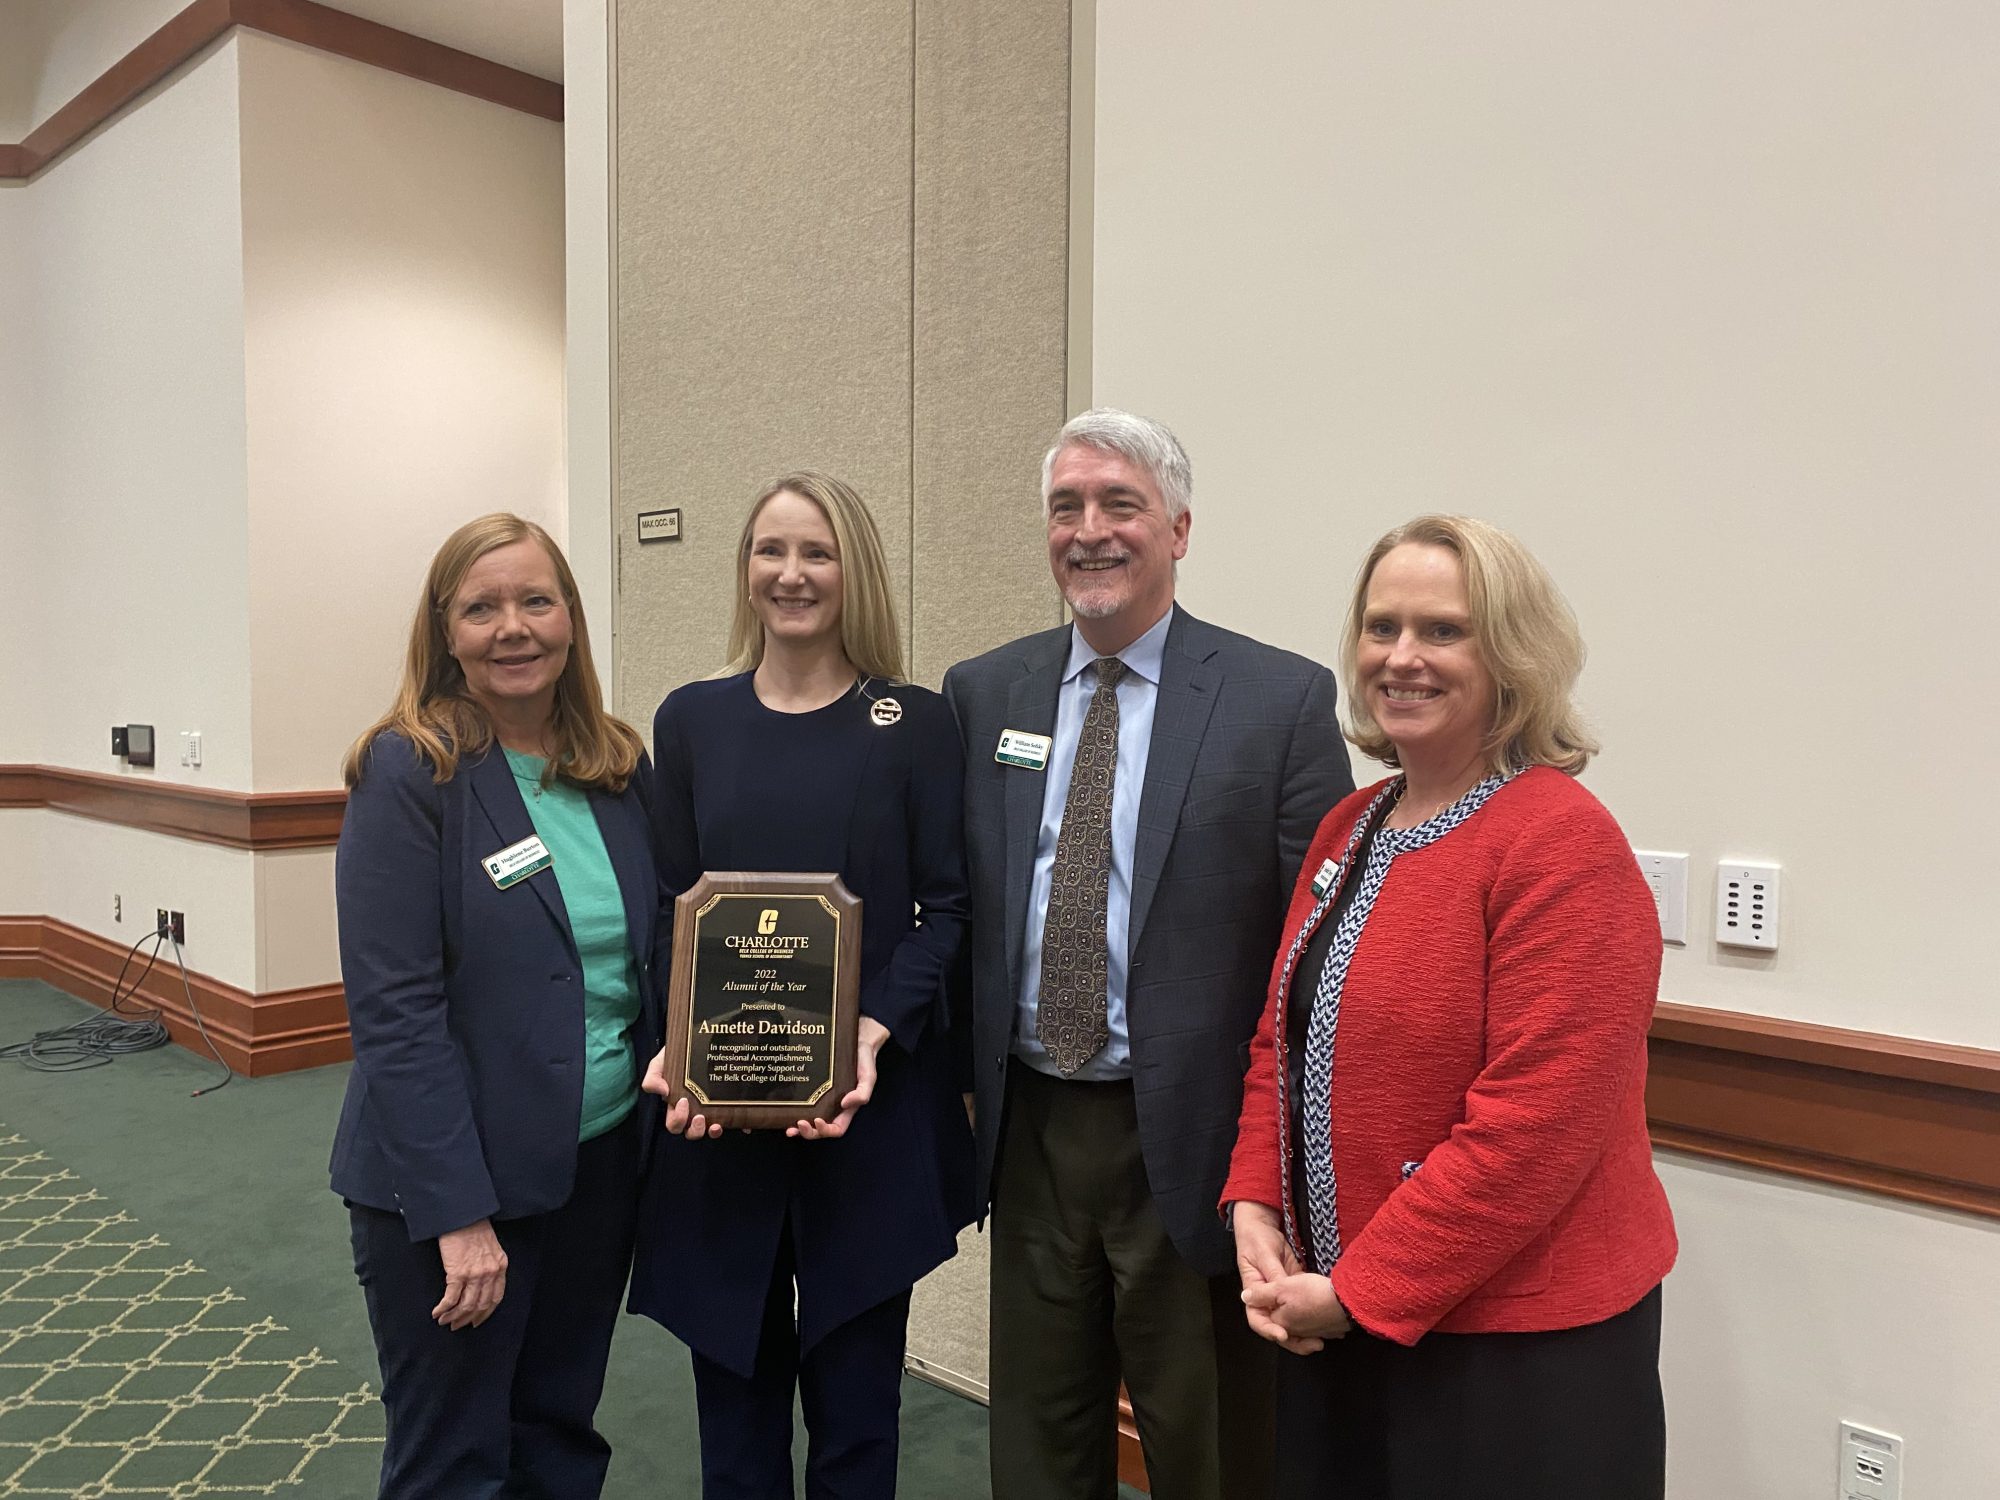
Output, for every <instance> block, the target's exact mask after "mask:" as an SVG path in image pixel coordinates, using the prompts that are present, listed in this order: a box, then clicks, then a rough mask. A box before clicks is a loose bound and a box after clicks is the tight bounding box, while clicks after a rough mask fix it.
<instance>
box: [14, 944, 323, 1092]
mask: <svg viewBox="0 0 2000 1500" xmlns="http://www.w3.org/2000/svg"><path fill="white" fill-rule="evenodd" d="M125 954H126V950H125V948H124V947H123V946H122V945H120V944H118V943H114V942H111V941H109V940H108V939H105V938H101V937H99V936H97V934H95V933H92V932H85V931H84V930H83V929H82V928H81V927H75V926H72V925H71V924H70V923H68V922H62V921H58V920H56V919H54V918H50V917H21V916H10V917H0V979H39V980H41V981H42V982H43V983H44V984H50V985H54V986H55V987H56V988H57V989H59V990H62V991H64V992H65V993H67V994H71V995H75V996H76V997H77V998H78V999H80V1000H88V1001H89V1002H90V1003H91V1004H92V1005H96V1006H99V1007H109V1005H110V1004H111V995H112V991H113V987H114V986H115V985H116V984H117V983H118V976H119V970H120V968H121V966H123V964H124V962H125ZM145 954H146V950H145V949H143V948H142V949H141V950H140V954H139V957H137V958H135V959H134V960H133V961H132V966H131V969H130V971H129V972H128V973H127V975H126V979H127V982H128V983H129V982H130V979H131V976H132V975H133V974H137V973H138V972H139V971H140V970H141V969H142V968H143V967H144V965H145V961H146V960H145ZM190 995H191V996H192V998H193V1001H194V1004H195V1005H196V1006H198V1007H199V1009H200V1013H201V1026H202V1027H206V1028H207V1031H208V1036H209V1038H210V1039H211V1040H212V1041H213V1042H214V1043H215V1049H216V1051H218V1052H220V1053H221V1054H222V1057H223V1060H224V1061H225V1062H227V1063H228V1064H229V1066H230V1067H232V1068H234V1069H235V1070H236V1071H237V1072H239V1073H242V1074H244V1075H245V1076H246V1077H250V1078H268V1077H270V1076H272V1075H273V1074H277V1073H292V1072H296V1071H298V1070H299V1069H301V1068H317V1067H319V1066H321V1065H322V1064H324V1063H333V1062H345V1061H346V1060H347V1059H349V1058H351V1057H352V1056H353V1055H354V1053H353V1049H352V1047H351V1046H350V1045H349V1042H348V1037H347V1003H346V997H345V995H344V994H343V992H342V990H341V987H340V986H339V985H337V984H320V985H307V986H304V987H302V988H299V989H290V990H274V991H272V992H270V993H268V994H263V995H253V994H251V993H250V992H249V991H248V990H244V989H239V988H238V987H237V986H235V985H233V984H225V983H224V982H223V981H221V980H219V979H213V978H210V977H209V976H208V975H206V974H199V973H196V972H194V971H193V970H190V971H189V972H188V976H187V984H186V987H185V988H183V986H182V983H181V973H180V970H179V968H178V967H176V965H175V964H174V961H173V951H172V950H171V949H168V950H167V951H166V952H164V953H162V954H161V955H160V958H159V959H158V960H157V961H155V963H154V964H153V967H152V970H151V972H150V973H148V974H147V975H146V976H145V978H144V979H142V980H140V981H139V983H138V985H137V987H136V989H134V990H133V991H132V992H131V997H130V998H129V999H128V1000H126V1001H124V1002H122V1008H128V1009H129V1008H131V1007H133V1006H137V1007H141V1008H145V1009H157V1010H158V1011H159V1012H160V1019H161V1020H162V1021H164V1022H165V1023H166V1027H167V1033H168V1035H169V1036H171V1037H172V1038H173V1039H174V1040H175V1041H176V1042H178V1043H179V1044H180V1045H181V1046H183V1047H185V1048H187V1049H188V1050H189V1051H191V1052H195V1053H198V1054H200V1055H202V1056H208V1055H209V1051H208V1047H207V1044H206V1043H204V1042H203V1041H202V1037H201V1027H198V1026H197V1025H196V1023H195V1013H194V1011H193V1010H192V1009H190V1007H189V1004H188V1001H189V997H190Z"/></svg>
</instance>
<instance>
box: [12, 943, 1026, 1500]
mask: <svg viewBox="0 0 2000 1500" xmlns="http://www.w3.org/2000/svg"><path fill="white" fill-rule="evenodd" d="M89 1014H92V1008H91V1007H89V1006H87V1005H85V1004H83V1003H82V1002H81V1001H77V1000H73V999H71V998H70V997H68V996H66V995H63V994H61V993H59V992H58V991H56V990H53V989H50V988H49V987H48V986H46V985H42V984H37V983H33V982H31V981H26V980H0V1044H5V1043H10V1042H17V1041H25V1040H26V1039H27V1038H28V1037H29V1036H31V1035H33V1034H34V1033H35V1032H38V1031H43V1030H47V1029H49V1028H51V1027H54V1026H60V1025H65V1024H67V1023H68V1022H70V1021H72V1020H75V1019H77V1018H78V1017H80V1016H86V1015H89ZM214 1075H215V1065H214V1064H213V1063H212V1062H207V1061H205V1060H203V1059H201V1058H199V1057H196V1056H194V1055H193V1054H191V1053H188V1052H184V1051H182V1050H181V1049H179V1048H177V1047H167V1048H162V1049H160V1050H159V1051H156V1052H147V1053H142V1054H139V1055H137V1056H132V1057H124V1058H120V1059H119V1060H118V1061H116V1062H114V1063H113V1064H111V1065H110V1066H109V1067H104V1068H97V1069H93V1070H91V1071H88V1072H82V1073H74V1074H47V1073H35V1072H31V1071H29V1070H27V1069H25V1068H22V1067H21V1066H20V1065H19V1064H18V1063H11V1062H0V1100H4V1101H5V1102H4V1104H0V1142H4V1144H0V1497H7V1500H11V1497H14V1496H29V1495H65V1496H82V1497H92V1500H94V1497H98V1496H105V1497H110V1496H124V1495H152V1496H172V1497H175V1500H179V1497H182V1496H196V1495H212V1494H223V1493H233V1494H268V1495H280V1496H286V1497H312V1500H317V1497H325V1500H365V1497H367V1496H370V1495H372V1494H373V1493H374V1481H373V1474H374V1472H375V1466H376V1463H377V1461H378V1459H379V1446H378V1445H379V1434H380V1432H381V1412H380V1407H379V1406H378V1405H377V1404H376V1402H375V1401H374V1400H373V1393H374V1391H375V1389H376V1382H377V1378H378V1377H377V1372H376V1369H375V1355H374V1345H373V1343H372V1342H371V1341H370V1339H369V1336H368V1323H367V1318H366V1315H365V1313H364V1311H363V1308H362V1305H361V1293H360V1290H359V1289H358V1288H357V1287H356V1286H355V1283H354V1271H353V1266H352V1264H351V1262H350V1260H349V1255H348V1242H347V1218H346V1213H345V1211H344V1210H343V1209H342V1208H341V1206H340V1202H339V1200H338V1199H336V1198H335V1197H334V1196H333V1194H331V1193H330V1192H328V1191H327V1188H326V1155H327V1147H328V1144H329V1142H330V1141H331V1139H332V1135H333V1125H334V1120H335V1118H336V1116H337V1114H338V1112H339V1107H340V1096H341V1091H342V1089H343V1088H344V1087H345V1085H346V1077H347V1070H346V1068H345V1067H331V1068H318V1069H314V1070H312V1071H310V1072H305V1073H293V1074H287V1075H285V1076H284V1077H280V1078H267V1079H247V1078H239V1079H237V1080H236V1081H235V1082H234V1083H231V1084H230V1085H229V1086H228V1087H227V1088H225V1089H223V1090H222V1091H221V1092H219V1093H215V1094H211V1095H209V1096H208V1097H206V1098H202V1099H194V1098H190V1097H189V1096H190V1094H191V1093H192V1091H193V1090H195V1089H197V1088H199V1087H201V1086H202V1085H203V1084H204V1083H206V1082H209V1081H211V1080H212V1078H213V1077H214ZM598 1425H599V1428H600V1430H601V1431H603V1433H604V1434H605V1436H606V1437H607V1438H608V1439H609V1440H610V1442H611V1446H612V1451H613V1457H612V1461H611V1478H610V1482H609V1484H608V1485H607V1487H606V1489H605V1494H606V1495H607V1496H608V1497H612V1500H641V1497H643V1500H663V1497H679V1496H694V1495H696V1494H697V1493H698V1492H699V1477H698V1476H699V1469H698V1462H697V1453H696V1443H695V1427H694V1387H693V1379H692V1376H691V1373H690V1371H689V1367H688V1356H687V1351H686V1350H685V1349H684V1348H682V1347H681V1345H680V1344H678V1343H677V1342H675V1340H674V1339H672V1338H671V1337H670V1336H668V1335H667V1334H666V1333H665V1332H664V1331H663V1330H661V1329H660V1328H658V1327H657V1326H655V1325H654V1324H652V1323H650V1322H647V1321H646V1320H644V1319H641V1318H631V1317H628V1318H626V1319H624V1320H623V1322H622V1323H621V1324H620V1327H619V1331H618V1337H617V1340H616V1342H615V1344H614V1345H613V1347H612V1352H611V1372H610V1378H609V1381H608V1383H607V1387H606V1392H605V1398H604V1403H603V1406H602V1408H601V1409H600V1411H599V1413H598ZM794 1451H795V1454H796V1455H798V1456H800V1457H803V1454H804V1451H805V1443H804V1438H803V1435H801V1436H800V1438H799V1439H798V1441H797V1443H796V1444H795V1447H794ZM901 1493H902V1494H903V1495H904V1496H905V1497H907V1500H961V1497H977V1496H984V1495H986V1494H987V1486H986V1413H985V1410H984V1408H982V1407H980V1406H979V1405H977V1404H976V1403H974V1402H970V1401H966V1400H964V1399H962V1398H960V1397H958V1396H954V1395H952V1394H950V1393H949V1392H946V1391H941V1390H938V1389H937V1388H935V1387H933V1386H930V1385H927V1384H925V1383H923V1382H921V1381H917V1380H906V1381H905V1382H904V1387H903V1451H902V1465H901Z"/></svg>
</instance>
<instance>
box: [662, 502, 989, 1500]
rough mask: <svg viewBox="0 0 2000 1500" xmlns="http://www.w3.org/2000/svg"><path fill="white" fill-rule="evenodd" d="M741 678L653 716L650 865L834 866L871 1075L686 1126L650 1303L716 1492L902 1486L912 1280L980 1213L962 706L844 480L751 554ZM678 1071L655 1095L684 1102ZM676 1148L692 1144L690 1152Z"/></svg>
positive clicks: (671, 1170) (735, 643)
mask: <svg viewBox="0 0 2000 1500" xmlns="http://www.w3.org/2000/svg"><path fill="white" fill-rule="evenodd" d="M736 583H737V589H736V596H737V599H736V617H735V622H734V625H733V626H732V630H731V642H730V654H731V656H732V658H733V661H732V663H731V666H730V667H729V669H728V673H729V675H725V676H723V677H720V678H717V679H714V680H711V681H707V682H697V683H691V684H689V685H688V686H686V687H684V688H681V689H679V690H678V691H677V692H675V693H674V694H672V695H671V696H670V697H669V698H668V699H667V701H666V702H665V703H664V704H662V705H661V707H660V711H659V715H658V717H657V718H656V719H655V721H654V728H653V735H654V746H655V757H654V758H655V763H656V765H657V768H658V769H657V775H656V781H655V790H654V795H653V812H654V830H655V835H656V841H657V842H656V854H657V858H658V860H659V865H660V876H661V881H662V884H663V886H664V887H665V889H666V890H667V891H668V892H669V893H670V894H677V893H678V892H680V891H681V890H684V889H686V888H687V887H688V886H689V885H692V884H693V883H694V881H695V880H696V878H697V877H699V876H700V875H701V873H702V872H703V871H705V870H832V871H837V872H838V873H839V875H840V876H841V878H842V880H843V881H845V883H846V884H847V887H848V889H850V890H851V891H853V892H854V893H855V894H856V895H857V896H859V897H860V898H861V901H862V917H861V1022H860V1026H859V1042H860V1045H859V1049H858V1054H859V1055H858V1067H857V1070H856V1071H857V1075H858V1082H857V1085H856V1087H855V1089H854V1090H853V1091H852V1092H851V1093H849V1094H848V1095H847V1096H846V1098H845V1099H843V1100H842V1106H843V1107H842V1109H841V1112H840V1113H839V1115H838V1116H837V1117H836V1118H835V1119H833V1120H831V1121H828V1122H825V1123H819V1122H814V1121H809V1120H801V1121H800V1122H799V1123H798V1124H796V1125H794V1126H792V1127H791V1128H790V1129H789V1130H787V1131H784V1132H780V1131H774V1130H772V1131H755V1132H749V1133H743V1132H728V1133H723V1132H722V1131H721V1130H720V1128H719V1127H715V1126H712V1125H710V1124H709V1123H708V1122H707V1121H706V1120H704V1119H703V1118H702V1117H701V1116H700V1115H698V1114H697V1115H693V1116H692V1117H690V1114H689V1111H688V1108H687V1106H686V1103H685V1102H682V1103H679V1104H676V1105H675V1106H674V1107H673V1110H672V1111H671V1112H670V1113H669V1114H668V1116H667V1119H666V1122H665V1123H666V1126H667V1128H668V1130H670V1131H672V1132H673V1133H674V1134H673V1135H672V1136H669V1137H667V1138H665V1139H663V1140H661V1141H660V1142H659V1145H658V1149H656V1150H655V1152H654V1153H653V1159H652V1162H651V1165H650V1168H649V1170H648V1173H647V1181H646V1192H645V1197H644V1199H643V1206H642V1209H641V1215H640V1230H639V1252H638V1257H637V1261H636V1264H635V1266H634V1269H633V1276H632V1306H633V1309H634V1310H635V1311H638V1312H643V1313H646V1314H648V1315H650V1316H652V1317H654V1318H657V1319H658V1320H659V1321H660V1322H662V1323H664V1324H665V1325H666V1326H667V1327H668V1328H669V1329H671V1330H672V1331H673V1333H674V1334H675V1335H677V1336H678V1337H679V1338H681V1339H682V1340H684V1341H685V1342H686V1343H687V1344H688V1345H689V1346H690V1347H691V1348H692V1350H693V1351H694V1374H695V1393H696V1401H697V1404H698V1407H699V1415H700V1425H701V1466H702V1493H703V1495H704V1496H705V1497H707V1500H779V1497H789V1496H790V1495H791V1494H792V1458H791V1448H792V1403H793V1399H794V1395H795V1394H796V1395H797V1397H798V1398H799V1400H800V1403H801V1405H802V1406H803V1409H804V1412H805V1422H806V1431H807V1438H808V1442H807V1453H806V1493H807V1495H808V1496H810V1497H812V1500H822V1497H828V1500H830V1497H835V1496H838V1497H840V1500H886V1497H888V1496H891V1495H893V1494H894V1493H895V1488H896V1455H897V1447H898V1443H897V1425H898V1424H897V1415H898V1409H899V1403H900V1400H901V1389H902V1375H903V1344H904V1330H905V1327H906V1324H907V1321H908V1317H909V1309H910V1287H911V1285H912V1284H913V1283H914V1282H915V1281H916V1280H917V1278H918V1277H920V1276H922V1275H923V1274H924V1273H925V1272H926V1271H928V1270H930V1269H931V1268H932V1267H933V1266H935V1265H937V1264H938V1263H939V1262H941V1261H943V1260H945V1259H946V1258H948V1257H949V1256H951V1255H952V1254H953V1253H954V1252H955V1251H956V1249H957V1233H958V1230H959V1229H960V1228H961V1227H963V1226H964V1225H965V1224H967V1223H968V1222H970V1220H971V1218H972V1214H973V1207H974V1205H973V1201H972V1197H973V1195H972V1137H971V1132H970V1130H969V1129H968V1128H967V1125H966V1120H965V1110H964V1107H963V1105H962V1104H961V1103H960V1102H959V1095H958V1092H957V1090H956V1088H955V1086H954V1083H953V1079H952V1069H951V1049H950V1038H949V1034H948V1032H949V1028H948V1026H947V1024H946V1018H945V1006H944V998H943V980H944V975H945V972H946V971H947V969H948V968H949V966H950V965H951V963H952V960H953V958H954V956H955V955H956V954H957V952H958V947H959V943H960V940H961V938H962V937H963V935H964V931H965V924H966V918H967V896H966V881H965V857H964V850H963V843H962V834H961V829H960V799H961V796H962V774H963V773H962V771H961V768H960V766H961V762H960V750H959V743H958V733H957V729H956V727H955V726H954V724H953V722H952V716H951V710H950V708H949V707H948V706H947V705H946V704H945V702H944V700H943V699H942V698H941V697H939V696H938V695H937V694H936V693H933V692H930V691H928V690H926V689H924V688H920V687H915V686H912V685H910V684H908V683H905V682H902V681H900V678H901V675H902V649H901V637H900V634H899V632H898V631H897V629H896V622H895V614H894V610H893V608H892V606H891V604H890V595H889V589H888V572H887V568H886V567H885V566H884V563H883V560H882V549H881V542H880V540H879V538H878V537H877V535H876V531H875V524H874V522H873V520H872V519H870V517H869V515H868V511H867V509H866V507H864V506H863V505H862V503H861V500H860V497H859V496H857V495H856V494H855V493H854V492H853V491H852V490H851V489H849V488H848V487H847V486H846V485H844V484H842V483H840V481H838V480H835V479H829V478H827V477H826V476H824V475H817V474H794V475H790V476H788V477H787V478H785V479H782V480H779V481H777V482H776V483H775V484H773V485H771V486H769V487H768V488H767V489H766V490H765V491H764V492H763V494H761V495H760V496H759V497H758V499H757V501H756V503H755V504H754V505H753V506H752V507H751V513H750V517H749V519H748V520H747V521H746V523H745V525H744V528H743V536H742V540H741V543H740V544H739V552H738V572H737V578H736ZM663 1074H664V1062H663V1059H661V1058H658V1057H656V1058H655V1059H654V1062H653V1064H652V1066H651V1067H649V1069H648V1071H647V1079H646V1085H645V1086H646V1087H647V1088H648V1089H649V1090H655V1091H659V1092H664V1091H665V1089H666V1082H665V1078H664V1076H663ZM676 1136H678V1137H680V1138H679V1139H676V1138H675V1137H676Z"/></svg>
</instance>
